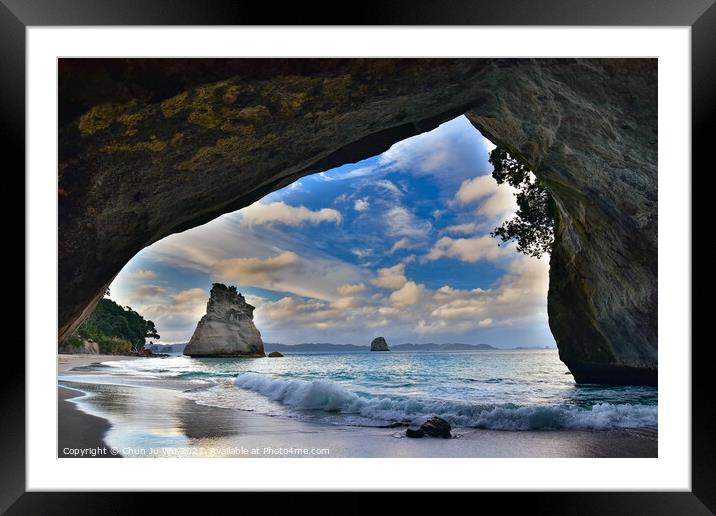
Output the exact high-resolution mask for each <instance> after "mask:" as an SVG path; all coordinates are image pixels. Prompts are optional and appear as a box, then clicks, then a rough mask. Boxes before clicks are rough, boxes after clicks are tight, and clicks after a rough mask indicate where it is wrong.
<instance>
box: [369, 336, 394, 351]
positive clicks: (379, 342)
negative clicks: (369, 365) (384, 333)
mask: <svg viewBox="0 0 716 516" xmlns="http://www.w3.org/2000/svg"><path fill="white" fill-rule="evenodd" d="M370 350H371V351H390V350H389V349H388V343H387V342H386V340H385V338H384V337H376V338H374V339H373V342H371V343H370Z"/></svg>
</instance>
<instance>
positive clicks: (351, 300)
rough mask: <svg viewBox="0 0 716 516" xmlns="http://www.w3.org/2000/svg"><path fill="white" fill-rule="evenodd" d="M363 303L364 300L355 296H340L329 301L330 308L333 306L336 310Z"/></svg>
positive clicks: (355, 306) (354, 306)
mask: <svg viewBox="0 0 716 516" xmlns="http://www.w3.org/2000/svg"><path fill="white" fill-rule="evenodd" d="M364 304H365V302H364V301H363V300H361V299H360V298H357V297H342V298H340V299H336V300H335V301H333V302H332V303H331V308H335V309H336V310H347V309H348V308H358V307H359V306H363V305H364Z"/></svg>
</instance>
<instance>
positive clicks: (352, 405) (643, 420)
mask: <svg viewBox="0 0 716 516" xmlns="http://www.w3.org/2000/svg"><path fill="white" fill-rule="evenodd" d="M234 383H235V385H237V386H238V387H241V388H243V389H247V390H250V391H253V392H256V393H259V394H262V395H263V396H266V397H267V398H269V399H271V400H273V401H276V402H279V403H281V404H282V405H284V406H287V407H290V408H291V409H295V410H302V411H309V410H310V411H324V412H330V413H338V414H344V415H346V416H353V417H349V418H347V419H346V420H347V421H355V417H354V416H356V415H358V416H361V417H363V418H368V419H372V420H377V421H391V422H401V423H408V422H411V421H413V420H415V419H418V418H420V417H424V416H431V415H437V416H440V417H442V418H444V419H446V420H447V421H449V422H450V423H451V424H453V425H455V426H463V427H478V428H489V429H495V430H536V429H560V428H575V429H577V428H581V429H609V428H644V427H652V428H655V427H656V425H657V407H656V406H655V405H632V404H627V403H624V404H612V403H598V404H595V405H593V406H591V407H578V406H567V405H557V406H555V405H527V406H516V405H511V404H510V405H501V406H500V405H479V404H469V403H458V402H454V401H447V400H440V399H428V400H419V399H414V398H387V397H369V396H367V395H359V394H356V393H354V392H352V391H350V390H348V389H346V388H344V387H343V386H341V385H340V384H338V383H336V382H333V381H330V380H323V379H318V380H312V381H306V380H297V379H291V380H289V379H282V378H271V377H269V376H265V375H260V374H257V373H244V374H240V375H238V376H237V377H236V379H235V380H234Z"/></svg>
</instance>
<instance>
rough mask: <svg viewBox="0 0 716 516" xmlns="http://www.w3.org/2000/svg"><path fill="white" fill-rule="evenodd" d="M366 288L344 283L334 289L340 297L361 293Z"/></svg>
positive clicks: (359, 284)
mask: <svg viewBox="0 0 716 516" xmlns="http://www.w3.org/2000/svg"><path fill="white" fill-rule="evenodd" d="M367 288H368V287H366V286H365V285H364V284H363V283H356V284H350V283H346V284H344V285H341V286H339V287H338V288H336V292H338V293H339V294H340V295H341V296H351V295H353V294H360V293H361V292H365V291H366V289H367Z"/></svg>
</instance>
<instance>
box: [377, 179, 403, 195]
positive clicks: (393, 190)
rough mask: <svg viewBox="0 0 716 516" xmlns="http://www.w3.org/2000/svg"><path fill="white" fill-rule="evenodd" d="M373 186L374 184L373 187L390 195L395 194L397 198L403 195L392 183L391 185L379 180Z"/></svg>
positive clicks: (384, 180)
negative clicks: (377, 187) (381, 189)
mask: <svg viewBox="0 0 716 516" xmlns="http://www.w3.org/2000/svg"><path fill="white" fill-rule="evenodd" d="M374 184H375V186H379V187H380V188H383V189H385V190H388V191H389V192H390V193H392V194H395V195H397V196H401V195H403V192H402V191H401V190H400V188H398V187H397V186H395V184H394V183H391V182H390V181H388V180H387V179H380V180H378V181H376V182H375V183H374Z"/></svg>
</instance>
